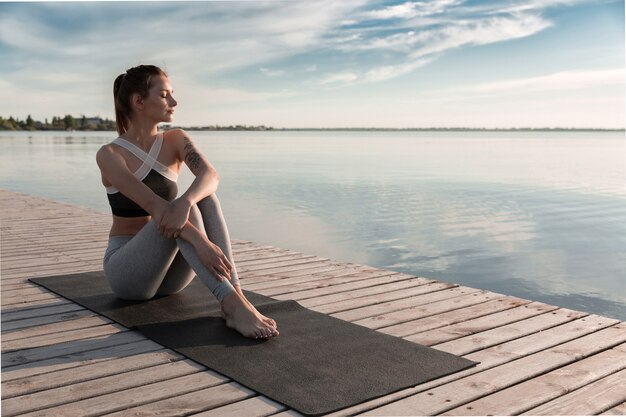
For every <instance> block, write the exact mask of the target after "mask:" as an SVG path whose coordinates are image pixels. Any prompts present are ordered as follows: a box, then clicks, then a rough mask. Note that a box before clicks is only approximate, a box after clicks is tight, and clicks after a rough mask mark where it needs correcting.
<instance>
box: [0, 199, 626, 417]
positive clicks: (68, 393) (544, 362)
mask: <svg viewBox="0 0 626 417" xmlns="http://www.w3.org/2000/svg"><path fill="white" fill-rule="evenodd" d="M0 213H1V221H2V223H1V227H2V231H1V248H0V250H1V275H2V277H1V290H2V415H3V416H14V415H28V416H44V415H45V416H81V417H82V416H95V415H125V416H128V415H133V416H139V415H141V416H147V415H159V416H166V415H168V416H169V415H172V416H182V415H195V416H229V415H233V416H235V415H236V416H240V415H245V416H267V415H298V413H296V412H294V411H293V410H289V409H286V408H285V407H284V406H282V405H281V404H278V403H276V402H274V401H272V400H271V399H269V398H266V397H263V396H261V395H258V394H257V393H255V392H253V391H250V390H248V389H247V388H245V387H243V386H241V385H239V384H237V383H236V382H234V381H232V380H229V379H228V378H225V377H223V376H221V375H219V374H217V373H215V372H213V371H211V370H209V369H206V368H205V367H203V366H201V365H198V364H196V363H194V362H193V361H190V360H188V359H186V358H185V357H182V356H181V355H179V354H177V353H176V352H173V351H171V350H169V349H166V348H163V347H162V346H160V345H158V344H156V343H154V342H152V341H150V340H147V339H146V338H144V337H143V336H142V335H140V334H138V333H136V332H134V331H130V330H128V329H126V328H124V327H122V326H120V325H117V324H115V323H112V322H111V321H110V320H108V319H106V318H104V317H101V316H98V315H97V314H94V313H92V312H91V311H89V310H85V309H83V308H81V307H80V306H77V305H75V304H73V303H71V302H68V301H66V300H65V299H63V298H60V297H58V296H56V295H54V294H52V293H49V292H48V291H46V290H43V289H41V288H39V287H37V286H35V285H33V284H31V283H29V282H27V279H28V278H31V277H36V276H47V275H55V274H67V273H75V272H79V271H92V270H99V269H101V262H102V261H101V260H102V255H103V252H104V249H105V245H106V240H107V234H108V228H109V224H110V217H109V215H108V214H106V213H101V212H98V211H95V210H92V209H87V208H82V207H76V206H72V205H69V204H63V203H59V202H53V201H50V200H46V199H42V198H38V197H32V196H27V195H24V194H18V193H15V192H12V191H6V190H0ZM233 248H234V251H235V260H236V262H237V266H238V270H239V271H240V277H241V280H242V283H243V285H244V288H247V289H249V290H252V291H257V292H259V293H262V294H264V295H268V296H272V297H275V298H278V299H295V300H298V302H300V303H301V304H302V305H304V306H305V307H308V308H311V309H313V310H317V311H321V312H324V313H327V314H331V315H333V316H335V317H338V318H341V319H344V320H349V321H352V322H355V323H358V324H361V325H364V326H368V327H370V328H374V329H377V330H378V331H381V332H384V333H388V334H393V335H396V336H400V337H404V338H405V339H408V340H411V341H415V342H417V343H421V344H425V345H428V346H433V347H435V348H437V349H441V350H444V351H448V352H452V353H455V354H458V355H462V356H465V357H467V358H469V359H472V360H476V361H480V365H478V366H477V367H475V368H472V369H469V370H466V371H463V372H459V373H456V374H453V375H450V376H447V377H444V378H440V379H437V380H434V381H431V382H428V383H425V384H421V385H418V386H415V387H413V388H410V389H406V390H403V391H400V392H396V393H394V394H391V395H388V396H386V397H383V398H379V399H375V400H372V401H369V402H367V403H364V404H360V405H358V406H355V407H352V408H349V409H346V410H343V411H341V412H339V413H336V415H358V414H368V415H435V414H445V415H461V414H462V415H468V414H477V415H485V414H492V415H513V414H534V415H539V414H551V415H557V414H558V415H561V414H566V415H573V414H583V415H591V414H600V413H602V414H612V415H623V414H626V402H625V401H626V323H623V322H622V323H620V322H619V321H618V320H614V319H609V318H605V317H600V316H597V315H591V314H587V313H584V312H578V311H572V310H568V309H564V308H559V307H556V306H551V305H546V304H542V303H539V302H532V301H529V300H523V299H519V298H515V297H510V296H506V295H502V294H496V293H492V292H489V291H483V290H478V289H474V288H468V287H462V286H458V285H454V284H447V283H443V282H436V281H433V280H429V279H425V278H417V277H412V276H409V275H406V274H401V273H396V272H393V271H385V270H380V269H376V268H371V267H368V266H364V265H356V264H349V263H338V262H334V261H332V260H329V259H323V258H319V257H317V256H313V255H306V254H302V253H297V252H293V251H289V250H283V249H278V248H275V247H270V246H259V245H255V244H253V243H251V242H245V241H241V240H234V241H233ZM347 377H349V375H348V376H347Z"/></svg>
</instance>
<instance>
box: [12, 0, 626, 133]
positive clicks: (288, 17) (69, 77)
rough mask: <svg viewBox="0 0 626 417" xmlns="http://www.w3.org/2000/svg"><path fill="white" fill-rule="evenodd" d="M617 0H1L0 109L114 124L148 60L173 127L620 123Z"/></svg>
mask: <svg viewBox="0 0 626 417" xmlns="http://www.w3.org/2000/svg"><path fill="white" fill-rule="evenodd" d="M624 16H625V14H624V1H623V0H619V1H613V0H516V1H513V0H474V1H471V0H465V1H464V0H423V1H387V0H374V1H362V0H341V1H336V0H316V1H263V2H261V1H249V2H235V1H228V2H205V1H194V2H177V1H168V2H43V3H30V2H18V3H6V2H0V92H2V98H3V99H2V100H0V116H3V117H8V116H14V117H18V118H20V119H25V118H26V116H27V115H29V114H30V115H31V116H32V117H33V118H34V119H36V120H41V121H43V120H44V119H45V118H49V119H50V118H52V116H55V115H57V116H63V115H66V114H71V115H73V116H75V117H79V116H82V115H86V116H87V117H91V116H100V117H108V118H110V119H113V118H114V115H115V113H114V108H113V93H112V89H113V80H114V79H115V77H116V76H117V75H118V74H120V73H123V72H124V71H125V70H126V69H128V68H131V67H133V66H136V65H139V64H154V65H158V66H160V67H161V68H163V69H165V70H166V72H167V73H168V75H169V79H170V82H171V84H172V87H173V89H174V97H175V98H176V100H177V101H178V108H177V112H176V116H175V121H174V124H175V125H178V126H206V125H215V124H218V125H230V124H246V125H265V126H272V127H275V128H280V127H286V128H290V127H300V128H305V127H313V128H319V127H328V128H332V127H379V128H410V127H415V128H428V127H470V128H480V127H486V128H519V127H530V128H541V127H549V128H553V127H570V128H624V126H625V72H624V67H625V50H624V47H625V46H624V37H625V35H624Z"/></svg>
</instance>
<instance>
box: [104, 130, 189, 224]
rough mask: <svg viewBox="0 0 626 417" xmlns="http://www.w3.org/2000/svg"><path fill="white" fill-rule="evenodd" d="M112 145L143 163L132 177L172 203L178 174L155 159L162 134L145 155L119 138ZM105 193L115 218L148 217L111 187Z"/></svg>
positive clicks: (176, 188) (142, 151) (161, 141)
mask: <svg viewBox="0 0 626 417" xmlns="http://www.w3.org/2000/svg"><path fill="white" fill-rule="evenodd" d="M112 143H114V144H116V145H118V146H121V147H123V148H125V149H127V150H128V151H130V152H131V153H132V154H133V155H135V156H136V157H137V158H139V159H140V160H141V161H143V164H142V165H141V166H140V167H139V169H137V171H135V172H134V174H133V175H134V176H135V177H137V178H138V179H140V180H141V182H143V183H144V184H146V185H147V186H148V187H149V188H150V189H151V190H152V191H154V192H155V194H156V195H158V196H160V197H162V198H164V199H165V200H167V201H172V200H174V199H175V198H176V194H177V192H178V187H177V185H176V180H177V179H178V174H176V173H175V172H174V171H172V170H171V169H170V168H169V167H167V166H165V165H163V164H162V163H160V162H159V161H157V159H156V158H157V156H159V152H160V151H161V145H162V144H163V135H162V134H160V133H159V134H158V135H157V138H156V140H155V141H154V143H153V144H152V147H151V148H150V152H149V153H146V152H145V151H144V150H143V149H140V148H139V147H138V146H136V145H134V144H132V143H130V142H129V141H127V140H126V139H123V138H120V137H118V138H116V139H115V140H114V141H113V142H112ZM106 191H107V198H108V199H109V204H110V205H111V211H112V212H113V214H114V215H115V216H120V217H142V216H149V215H150V214H148V212H146V211H145V210H144V209H142V208H141V207H140V206H139V205H138V204H137V203H135V202H134V201H133V200H131V199H130V198H128V197H126V196H125V195H124V194H122V193H121V192H119V191H118V189H117V188H115V187H113V186H110V187H106Z"/></svg>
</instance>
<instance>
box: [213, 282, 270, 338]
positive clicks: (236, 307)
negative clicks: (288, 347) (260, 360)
mask: <svg viewBox="0 0 626 417" xmlns="http://www.w3.org/2000/svg"><path fill="white" fill-rule="evenodd" d="M222 311H223V313H224V316H225V318H226V326H228V327H230V328H231V329H235V330H237V331H238V332H239V333H241V334H242V335H243V336H245V337H250V338H255V339H268V338H270V337H275V336H278V334H279V333H278V329H277V328H276V327H274V326H269V325H268V324H266V323H265V322H264V321H263V320H261V319H260V318H259V317H258V316H257V315H256V314H255V313H254V311H252V310H251V309H250V307H249V306H248V304H247V303H246V302H245V301H244V300H243V299H242V298H241V297H240V295H239V294H238V293H237V292H236V291H233V292H232V293H230V294H228V295H227V296H226V297H225V298H224V300H223V301H222Z"/></svg>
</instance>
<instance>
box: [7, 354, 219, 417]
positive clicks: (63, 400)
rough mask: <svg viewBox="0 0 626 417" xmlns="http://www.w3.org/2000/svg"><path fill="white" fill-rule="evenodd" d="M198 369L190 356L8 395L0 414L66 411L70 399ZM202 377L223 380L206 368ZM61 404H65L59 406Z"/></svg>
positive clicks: (90, 396) (150, 381) (74, 399)
mask: <svg viewBox="0 0 626 417" xmlns="http://www.w3.org/2000/svg"><path fill="white" fill-rule="evenodd" d="M201 370H202V367H201V366H200V365H198V364H196V363H195V362H193V361H190V360H181V361H175V362H168V363H164V364H159V365H155V366H149V367H147V368H140V369H136V370H133V371H129V372H123V373H121V374H116V375H110V376H105V377H102V378H99V379H97V380H91V381H84V382H78V383H76V384H72V385H66V386H61V387H58V388H52V389H49V390H45V391H39V392H36V393H33V394H26V395H21V396H19V397H14V398H9V399H6V400H4V401H3V402H2V414H3V415H5V416H14V415H18V414H20V415H21V414H25V413H28V412H32V411H36V410H46V409H50V408H53V410H54V411H51V412H50V414H48V415H66V414H65V411H66V410H67V411H72V410H71V409H72V403H75V402H80V401H81V400H85V399H89V398H92V397H99V396H104V395H106V394H111V393H115V392H118V391H122V390H132V389H133V388H136V387H141V386H143V385H146V384H154V383H157V382H160V381H168V380H173V379H175V378H179V377H181V376H187V375H192V374H196V373H198V371H201ZM205 378H206V379H210V380H211V381H212V382H213V383H214V384H217V383H222V382H223V380H224V378H223V377H218V376H217V374H213V373H210V372H207V376H206V377H205ZM62 405H65V406H64V407H63V406H62ZM57 406H61V407H57ZM61 410H63V411H61Z"/></svg>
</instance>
